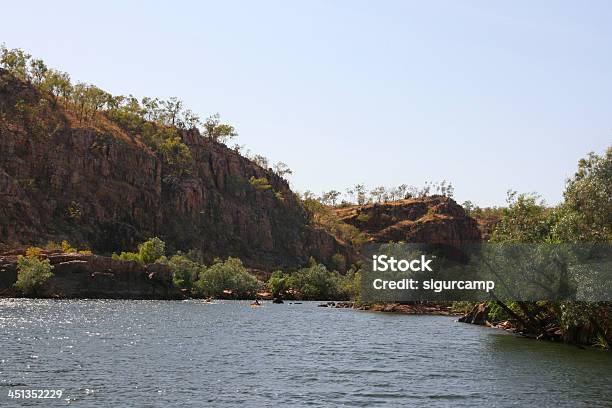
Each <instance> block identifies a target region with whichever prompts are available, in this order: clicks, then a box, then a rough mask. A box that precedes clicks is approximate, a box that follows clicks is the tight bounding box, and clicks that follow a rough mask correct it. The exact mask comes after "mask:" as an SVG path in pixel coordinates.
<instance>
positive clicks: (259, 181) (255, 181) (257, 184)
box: [249, 176, 272, 190]
mask: <svg viewBox="0 0 612 408" xmlns="http://www.w3.org/2000/svg"><path fill="white" fill-rule="evenodd" d="M249 183H251V185H252V186H253V187H254V188H255V190H270V189H271V188H272V186H271V185H270V184H269V183H268V179H267V178H265V177H260V178H256V177H255V176H251V178H250V179H249Z"/></svg>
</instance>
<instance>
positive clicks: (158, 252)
mask: <svg viewBox="0 0 612 408" xmlns="http://www.w3.org/2000/svg"><path fill="white" fill-rule="evenodd" d="M165 251H166V244H165V243H164V241H162V240H161V239H159V238H157V237H154V238H151V239H149V240H147V241H145V242H143V243H142V244H140V245H138V252H121V254H119V255H117V254H113V259H120V260H123V261H136V262H138V263H141V264H144V265H146V264H152V263H154V262H155V261H157V260H158V259H160V258H161V257H162V256H164V253H165Z"/></svg>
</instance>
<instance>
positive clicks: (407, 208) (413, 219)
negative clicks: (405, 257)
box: [335, 196, 480, 247]
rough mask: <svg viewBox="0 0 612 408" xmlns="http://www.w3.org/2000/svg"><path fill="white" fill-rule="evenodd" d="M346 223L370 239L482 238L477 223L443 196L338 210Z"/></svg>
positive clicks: (449, 241) (446, 241)
mask: <svg viewBox="0 0 612 408" xmlns="http://www.w3.org/2000/svg"><path fill="white" fill-rule="evenodd" d="M335 212H336V214H337V216H338V217H339V218H340V220H342V221H343V222H345V223H347V224H350V225H353V226H354V227H356V228H357V229H359V230H360V231H362V232H363V233H364V234H365V235H366V238H367V239H368V241H369V242H381V243H382V242H388V241H395V242H399V241H403V242H413V243H428V244H443V245H450V246H455V247H458V246H460V245H461V244H464V243H470V242H478V241H480V232H479V230H478V224H477V222H476V221H475V220H474V219H473V218H471V217H469V216H467V215H466V213H465V211H464V210H463V208H462V207H461V206H460V205H459V204H457V203H456V202H455V201H454V200H452V199H450V198H448V197H444V196H431V197H423V198H411V199H406V200H400V201H394V202H389V203H381V204H367V205H363V206H350V207H344V208H338V209H336V210H335Z"/></svg>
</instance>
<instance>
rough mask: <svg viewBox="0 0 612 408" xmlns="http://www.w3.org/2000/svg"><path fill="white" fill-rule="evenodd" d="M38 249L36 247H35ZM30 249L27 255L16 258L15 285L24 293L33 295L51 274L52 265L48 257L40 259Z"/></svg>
mask: <svg viewBox="0 0 612 408" xmlns="http://www.w3.org/2000/svg"><path fill="white" fill-rule="evenodd" d="M37 249H38V248H37ZM35 252H36V251H30V249H28V252H27V253H29V255H26V256H19V258H18V259H17V282H15V287H16V288H17V289H19V290H20V291H21V292H23V293H24V294H26V295H35V294H37V293H38V291H39V290H40V288H41V287H42V286H43V284H44V283H45V282H46V281H47V280H48V279H49V278H51V277H52V276H53V272H51V271H52V270H53V266H52V265H51V263H50V262H49V260H48V259H41V258H39V256H38V255H34V253H35Z"/></svg>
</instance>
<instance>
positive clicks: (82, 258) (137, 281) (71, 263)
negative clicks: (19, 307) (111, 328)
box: [0, 252, 182, 299]
mask: <svg viewBox="0 0 612 408" xmlns="http://www.w3.org/2000/svg"><path fill="white" fill-rule="evenodd" d="M44 257H45V258H46V259H49V261H50V263H51V265H53V277H51V278H50V279H49V281H47V282H46V283H45V285H44V286H43V287H42V288H41V290H40V292H39V293H38V294H37V296H41V297H58V298H102V299H180V298H182V294H181V292H180V290H179V289H177V288H175V287H174V286H173V285H172V272H171V271H170V270H169V269H168V267H167V266H165V265H161V264H151V265H146V266H144V265H140V264H138V263H136V262H133V261H121V260H116V259H111V258H109V257H103V256H98V255H83V254H66V253H61V252H46V253H45V255H44ZM16 261H17V256H15V255H11V256H0V296H16V295H18V294H19V293H18V292H17V290H16V289H15V288H14V287H13V284H14V283H15V282H16V281H17V267H16Z"/></svg>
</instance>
